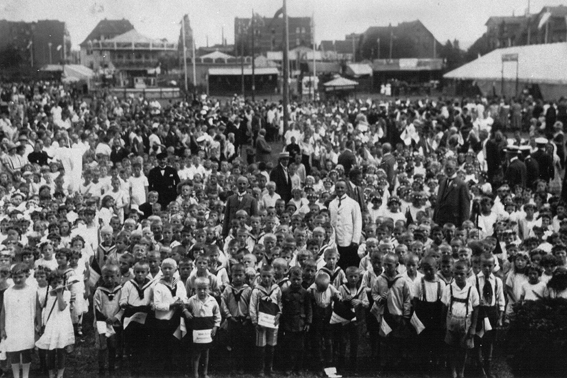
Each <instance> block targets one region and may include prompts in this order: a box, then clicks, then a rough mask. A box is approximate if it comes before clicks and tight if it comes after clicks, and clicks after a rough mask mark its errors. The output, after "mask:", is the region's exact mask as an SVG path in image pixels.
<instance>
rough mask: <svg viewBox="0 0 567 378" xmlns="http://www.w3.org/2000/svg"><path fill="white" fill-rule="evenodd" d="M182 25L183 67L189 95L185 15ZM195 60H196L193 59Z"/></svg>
mask: <svg viewBox="0 0 567 378" xmlns="http://www.w3.org/2000/svg"><path fill="white" fill-rule="evenodd" d="M181 24H182V25H183V31H182V32H181V34H182V36H183V67H184V72H185V93H187V90H188V87H187V44H186V41H185V15H183V18H182V19H181ZM193 59H195V58H194V57H193ZM193 85H195V83H193Z"/></svg>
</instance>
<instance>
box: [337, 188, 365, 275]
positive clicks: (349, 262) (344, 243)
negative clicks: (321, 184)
mask: <svg viewBox="0 0 567 378" xmlns="http://www.w3.org/2000/svg"><path fill="white" fill-rule="evenodd" d="M335 194H336V198H335V199H333V200H332V201H331V203H329V212H330V214H331V225H332V226H333V228H334V229H335V234H336V241H337V247H338V250H339V253H340V255H341V259H340V260H339V266H340V267H341V268H343V269H346V268H347V267H349V266H358V265H359V264H360V258H359V257H358V254H357V250H358V244H359V243H360V238H361V234H362V214H361V211H360V205H359V204H358V203H357V202H356V201H355V200H353V199H352V198H350V197H349V196H347V195H346V182H345V181H344V180H340V181H337V183H336V185H335Z"/></svg>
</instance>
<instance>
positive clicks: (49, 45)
mask: <svg viewBox="0 0 567 378" xmlns="http://www.w3.org/2000/svg"><path fill="white" fill-rule="evenodd" d="M47 47H49V64H51V42H47Z"/></svg>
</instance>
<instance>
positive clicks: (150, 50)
mask: <svg viewBox="0 0 567 378" xmlns="http://www.w3.org/2000/svg"><path fill="white" fill-rule="evenodd" d="M131 26H132V24H130V22H129V21H127V20H118V21H112V20H110V21H109V20H103V21H101V22H99V24H98V25H97V26H96V27H95V29H94V30H93V31H92V32H91V34H89V37H87V39H86V40H85V41H84V42H83V43H82V44H81V63H82V64H83V65H85V66H87V67H89V68H91V69H93V70H95V71H97V72H98V73H100V74H102V77H103V78H104V79H105V81H107V82H108V83H109V84H115V85H117V86H121V87H134V88H145V87H153V86H156V85H157V81H156V76H157V74H159V73H161V71H162V68H161V66H162V63H164V64H165V63H167V62H170V61H174V62H175V61H177V55H178V51H177V45H176V44H175V43H168V42H167V41H165V40H154V39H151V38H148V37H146V36H144V35H142V34H140V33H139V32H138V31H137V30H136V29H134V28H133V27H132V28H130V27H131ZM125 29H129V30H127V31H126V32H124V33H121V34H118V35H116V33H118V32H120V31H122V30H125Z"/></svg>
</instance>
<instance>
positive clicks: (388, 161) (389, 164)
mask: <svg viewBox="0 0 567 378" xmlns="http://www.w3.org/2000/svg"><path fill="white" fill-rule="evenodd" d="M395 165H396V158H395V157H394V155H392V145H391V144H390V143H384V144H383V145H382V162H381V163H380V168H382V169H383V170H384V172H386V176H387V177H388V184H389V185H390V190H393V189H394V184H395V183H396V169H395Z"/></svg>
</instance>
